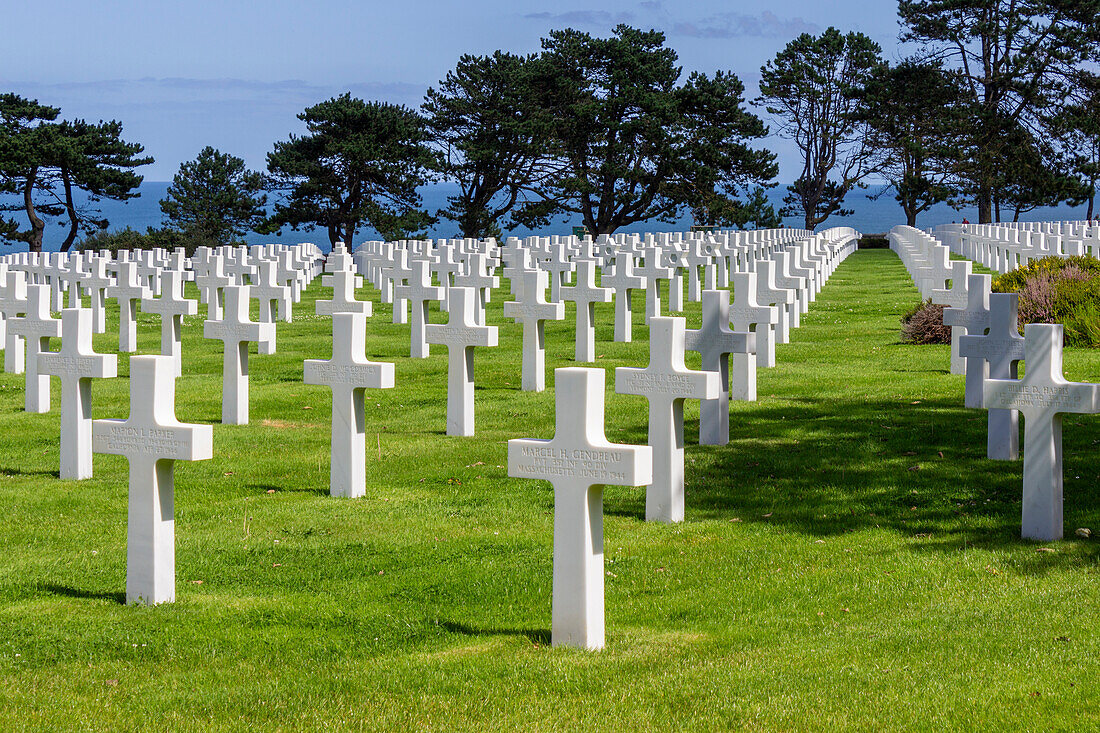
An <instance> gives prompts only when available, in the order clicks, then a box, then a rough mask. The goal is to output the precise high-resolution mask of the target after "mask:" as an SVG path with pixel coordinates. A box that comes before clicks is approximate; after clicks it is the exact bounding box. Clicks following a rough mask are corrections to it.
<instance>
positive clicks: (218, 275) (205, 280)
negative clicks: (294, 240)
mask: <svg viewBox="0 0 1100 733" xmlns="http://www.w3.org/2000/svg"><path fill="white" fill-rule="evenodd" d="M287 255H288V256H289V252H288V253H287ZM232 284H233V276H232V275H227V274H225V258H224V257H222V256H221V255H220V254H212V255H210V259H209V260H208V261H207V263H206V264H205V265H204V266H203V269H202V270H201V271H198V272H196V273H195V285H196V286H197V287H198V288H199V300H201V301H202V302H203V303H206V304H207V305H206V317H207V318H208V319H210V320H214V321H220V320H221V318H222V304H223V303H224V302H225V296H224V289H225V288H227V287H229V286H230V285H232Z"/></svg>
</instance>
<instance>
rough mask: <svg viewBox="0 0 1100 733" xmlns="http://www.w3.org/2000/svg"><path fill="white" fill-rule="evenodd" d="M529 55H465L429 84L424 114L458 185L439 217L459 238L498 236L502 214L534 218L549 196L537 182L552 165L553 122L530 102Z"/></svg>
mask: <svg viewBox="0 0 1100 733" xmlns="http://www.w3.org/2000/svg"><path fill="white" fill-rule="evenodd" d="M535 59H536V57H534V56H515V55H513V54H510V53H503V52H501V51H497V52H495V53H494V54H493V55H492V56H470V55H464V56H462V58H460V59H459V60H458V64H457V65H456V66H455V68H454V69H453V70H452V71H449V72H447V77H446V78H445V79H443V81H441V82H440V83H439V85H438V88H431V89H428V92H427V94H426V95H425V97H424V106H423V110H424V114H425V116H426V123H427V126H428V129H429V130H430V131H431V134H432V139H433V142H434V144H435V145H436V146H437V147H438V148H439V149H440V150H441V152H442V154H443V157H442V163H441V169H440V170H441V172H442V174H443V177H444V178H446V179H447V180H451V181H454V182H455V183H457V184H458V186H459V193H458V194H457V195H455V196H450V197H448V199H447V203H448V207H447V208H446V209H442V210H440V211H439V212H438V214H439V215H440V216H443V217H445V218H447V219H451V220H452V221H454V222H456V223H457V224H458V229H459V233H460V234H461V236H463V237H491V236H492V237H498V236H500V233H501V222H502V220H503V218H504V217H505V216H507V215H509V214H510V213H512V212H513V211H515V218H514V219H513V220H512V221H510V222H508V226H514V225H515V223H516V220H517V219H518V220H521V221H528V222H538V221H541V220H544V216H543V214H542V212H543V211H545V210H546V208H547V202H546V201H545V200H544V199H543V197H542V196H540V195H539V194H538V193H537V189H538V184H539V182H540V181H542V180H543V179H544V178H545V176H547V175H548V174H549V173H551V172H552V171H553V168H552V167H551V166H550V164H549V161H548V160H547V157H546V154H545V152H546V141H547V139H548V138H549V135H550V131H551V127H552V125H553V120H552V119H551V118H550V117H549V116H548V115H547V114H546V113H545V112H544V111H543V110H542V109H541V108H540V107H539V106H538V104H537V103H536V99H535V96H536V90H535V89H534V87H533V84H534V75H533V71H532V66H533V64H534V63H535Z"/></svg>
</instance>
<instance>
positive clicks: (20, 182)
mask: <svg viewBox="0 0 1100 733" xmlns="http://www.w3.org/2000/svg"><path fill="white" fill-rule="evenodd" d="M58 114H60V110H58V109H57V108H55V107H46V106H44V105H40V104H38V103H37V102H35V101H30V100H26V99H23V98H22V97H19V96H18V95H14V94H5V95H0V192H5V193H16V194H19V195H21V196H22V202H21V203H19V204H8V205H5V206H3V207H0V211H22V212H23V213H24V214H25V215H26V217H27V228H26V229H21V228H20V226H19V224H18V221H17V220H16V219H14V218H8V219H4V220H2V222H0V237H3V238H4V239H7V240H9V241H13V242H14V241H19V242H26V243H27V244H28V246H29V247H30V249H31V251H35V252H37V251H41V250H42V243H43V240H44V236H45V229H46V223H47V222H46V219H45V218H44V217H62V218H63V220H62V221H60V222H59V224H60V225H61V226H63V227H65V228H66V234H65V238H64V240H63V241H62V242H61V244H60V249H61V251H63V252H64V251H68V249H69V248H70V247H71V246H72V244H73V242H75V241H76V238H77V236H78V235H79V234H80V233H81V232H84V233H86V234H87V233H92V232H95V231H98V230H100V229H104V228H106V227H107V225H108V222H107V220H106V219H104V218H102V216H100V212H99V210H98V209H97V208H96V206H95V204H96V203H98V202H99V201H100V200H102V199H104V198H108V199H114V200H116V201H125V200H127V199H131V198H134V197H136V196H138V195H140V194H138V193H137V190H136V189H137V188H138V186H140V185H141V181H142V177H141V176H139V175H137V174H136V173H134V172H133V169H134V168H137V167H140V166H142V165H147V164H149V163H152V162H153V159H152V158H150V157H138V156H140V155H141V153H142V152H143V151H144V148H143V147H142V146H141V145H138V144H136V143H128V142H126V141H124V140H123V139H122V137H121V136H122V123H120V122H117V121H110V122H102V121H100V122H98V123H90V122H86V121H84V120H73V121H69V120H65V121H61V122H56V121H55V120H56V119H57V116H58ZM76 190H81V191H84V192H85V193H86V194H87V203H84V204H78V203H76V199H75V197H74V191H76Z"/></svg>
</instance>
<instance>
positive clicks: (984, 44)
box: [898, 0, 1100, 223]
mask: <svg viewBox="0 0 1100 733" xmlns="http://www.w3.org/2000/svg"><path fill="white" fill-rule="evenodd" d="M898 13H899V15H900V16H901V21H902V23H903V24H904V25H905V26H906V30H905V31H904V32H903V33H902V40H904V41H916V42H919V43H923V44H924V45H925V46H926V51H927V53H928V54H930V55H931V57H932V58H936V59H942V60H943V61H944V62H945V63H946V64H948V65H949V66H951V67H953V68H956V69H958V70H959V72H960V73H961V74H962V78H963V81H964V84H965V86H966V89H967V91H968V93H969V97H970V99H971V100H972V101H973V109H972V112H971V120H970V137H971V138H972V142H971V145H970V146H969V147H970V149H971V150H972V151H973V153H974V155H975V156H976V157H975V158H974V160H973V164H972V165H970V166H968V168H967V175H968V177H969V179H970V180H969V188H970V189H971V190H972V192H973V197H974V200H975V202H976V203H977V206H978V219H979V222H980V223H989V222H990V221H992V217H993V213H994V212H993V206H994V198H995V197H996V196H997V191H996V190H995V185H996V183H997V182H998V180H999V169H1000V168H1002V167H1003V160H1004V158H1003V156H1002V155H1001V154H1000V152H999V151H1001V150H1002V145H1001V142H1002V141H1001V140H999V139H998V136H999V135H1001V134H1002V132H1003V131H1004V129H1005V127H1006V124H1010V125H1012V124H1017V123H1018V124H1020V125H1022V126H1023V127H1024V128H1025V129H1026V130H1027V131H1028V132H1029V133H1030V134H1031V135H1032V136H1034V137H1037V138H1043V137H1045V136H1047V135H1048V134H1049V122H1050V121H1051V120H1052V119H1054V118H1056V117H1057V116H1058V112H1057V110H1058V109H1059V108H1060V107H1061V106H1062V104H1063V103H1064V101H1065V100H1066V99H1067V98H1069V97H1070V92H1071V81H1072V79H1073V77H1074V75H1075V73H1076V71H1077V69H1078V67H1079V65H1080V64H1081V63H1082V62H1084V61H1088V60H1093V61H1095V60H1098V59H1100V0H1072V1H1067V0H900V2H899V3H898Z"/></svg>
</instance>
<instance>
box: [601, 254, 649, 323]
mask: <svg viewBox="0 0 1100 733" xmlns="http://www.w3.org/2000/svg"><path fill="white" fill-rule="evenodd" d="M601 282H602V283H603V284H604V285H606V286H607V287H609V288H611V289H612V290H614V291H615V341H616V342H618V343H625V344H628V343H630V340H631V337H632V331H633V325H634V324H633V319H634V313H633V312H632V311H631V302H630V301H631V291H632V290H644V289H645V287H646V279H645V278H644V277H642V276H641V275H636V274H635V273H634V254H633V253H632V252H630V251H629V250H623V251H621V252H619V253H618V254H616V255H615V271H614V272H613V273H611V274H610V275H608V274H605V275H604V276H603V277H602V278H601Z"/></svg>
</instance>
